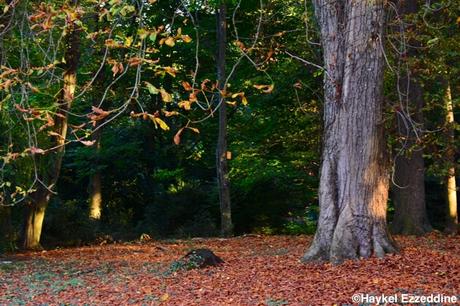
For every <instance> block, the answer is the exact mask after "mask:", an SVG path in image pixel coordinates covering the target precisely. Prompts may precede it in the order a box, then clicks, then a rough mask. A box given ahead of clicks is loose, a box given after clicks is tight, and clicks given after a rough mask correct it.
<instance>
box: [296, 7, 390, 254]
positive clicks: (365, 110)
mask: <svg viewBox="0 0 460 306" xmlns="http://www.w3.org/2000/svg"><path fill="white" fill-rule="evenodd" d="M314 5H315V13H316V17H317V20H318V22H319V25H320V29H321V40H322V45H323V52H324V65H325V69H326V71H327V73H326V76H325V105H324V136H323V137H324V138H323V153H322V165H321V178H320V187H319V204H320V216H319V220H318V228H317V231H316V234H315V238H314V240H313V243H312V245H311V246H310V248H309V250H308V251H307V252H306V254H305V255H304V257H303V260H304V261H331V262H333V263H340V262H342V261H343V260H345V259H353V258H359V257H369V256H371V255H372V254H375V255H376V256H378V257H382V256H384V254H385V253H388V252H395V251H396V247H395V244H394V241H393V240H392V238H391V236H390V234H389V232H388V230H387V223H386V210H387V200H388V188H389V175H388V174H389V171H388V170H389V169H388V160H387V154H386V152H385V143H386V141H385V139H384V130H383V124H382V112H383V111H382V104H383V69H384V62H383V52H382V48H383V47H382V43H381V41H382V40H383V35H384V33H383V29H384V16H385V11H384V2H383V0H375V1H338V0H336V1H329V0H315V1H314Z"/></svg>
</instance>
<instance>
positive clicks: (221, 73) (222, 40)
mask: <svg viewBox="0 0 460 306" xmlns="http://www.w3.org/2000/svg"><path fill="white" fill-rule="evenodd" d="M226 10H227V8H226V5H225V2H224V0H222V1H221V2H220V5H219V14H218V16H217V79H218V89H219V104H220V106H219V136H218V140H217V150H216V161H217V165H216V166H217V182H218V188H219V202H220V215H221V234H222V236H224V237H228V236H231V235H232V234H233V225H232V211H231V202H230V184H229V180H228V163H227V105H226V102H225V96H224V95H223V92H224V91H225V49H226V45H227V21H226Z"/></svg>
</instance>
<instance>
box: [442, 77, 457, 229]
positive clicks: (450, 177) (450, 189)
mask: <svg viewBox="0 0 460 306" xmlns="http://www.w3.org/2000/svg"><path fill="white" fill-rule="evenodd" d="M444 104H445V107H446V124H447V137H448V147H447V156H446V157H447V163H448V167H449V169H448V170H447V171H448V172H447V177H446V198H447V209H448V213H447V224H446V228H445V231H446V232H447V233H450V234H456V233H457V232H458V212H457V184H456V182H455V131H454V129H453V124H454V122H455V121H454V105H453V102H452V92H451V87H450V83H447V88H446V93H445V96H444Z"/></svg>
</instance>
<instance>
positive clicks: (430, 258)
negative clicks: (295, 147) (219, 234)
mask: <svg viewBox="0 0 460 306" xmlns="http://www.w3.org/2000/svg"><path fill="white" fill-rule="evenodd" d="M396 240H397V241H398V243H399V244H400V246H401V247H402V252H401V254H398V255H391V256H387V257H385V258H384V259H377V258H370V259H365V260H360V261H358V260H352V261H347V262H345V263H343V264H342V265H338V266H334V265H331V264H327V263H324V264H304V263H301V262H300V261H299V258H300V257H301V255H302V254H303V252H305V245H308V243H310V242H311V237H309V236H258V235H248V236H245V237H235V238H228V239H219V238H212V239H189V240H177V241H168V242H156V241H152V242H146V243H143V244H141V243H130V244H128V243H122V244H110V245H102V246H98V245H96V246H86V247H80V248H69V249H56V250H50V251H46V252H36V253H22V254H17V255H15V256H14V257H11V258H9V259H8V260H11V261H12V263H10V264H0V292H1V293H0V304H14V305H22V304H28V305H29V304H35V305H37V304H39V305H44V304H46V305H63V304H65V305H81V304H87V305H269V306H275V305H343V304H349V305H352V304H356V303H353V301H352V295H353V294H358V293H362V294H366V293H367V294H374V295H381V294H387V295H393V294H403V293H406V294H413V295H425V296H428V295H430V294H434V295H436V294H443V295H446V296H452V295H456V294H457V295H458V292H460V237H458V236H457V237H445V236H441V235H440V234H435V233H433V234H430V235H427V236H425V237H421V238H417V237H397V238H396ZM202 247H205V248H209V249H211V250H213V251H214V252H215V253H216V254H217V255H218V256H219V257H221V258H222V259H223V260H224V261H225V263H224V264H222V265H221V266H216V267H208V268H205V269H191V270H177V271H172V270H171V263H172V262H173V261H175V260H177V259H179V258H180V257H181V256H182V255H184V254H185V253H186V252H187V251H188V250H190V249H193V248H202ZM2 260H7V259H2ZM459 298H460V297H459Z"/></svg>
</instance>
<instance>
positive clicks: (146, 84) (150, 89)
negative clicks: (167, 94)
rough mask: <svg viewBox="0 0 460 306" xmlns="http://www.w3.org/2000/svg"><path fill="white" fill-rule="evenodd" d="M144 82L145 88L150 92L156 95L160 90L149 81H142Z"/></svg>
mask: <svg viewBox="0 0 460 306" xmlns="http://www.w3.org/2000/svg"><path fill="white" fill-rule="evenodd" d="M144 83H145V86H147V90H148V91H149V92H150V94H152V95H157V94H158V93H159V92H160V90H158V88H156V87H155V86H153V85H152V84H151V83H149V82H144Z"/></svg>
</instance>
